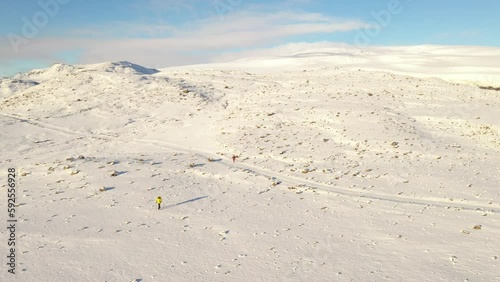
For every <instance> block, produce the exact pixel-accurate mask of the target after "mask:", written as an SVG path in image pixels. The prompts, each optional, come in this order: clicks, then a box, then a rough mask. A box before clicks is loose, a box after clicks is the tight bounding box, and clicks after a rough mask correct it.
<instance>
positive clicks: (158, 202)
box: [156, 196, 162, 209]
mask: <svg viewBox="0 0 500 282" xmlns="http://www.w3.org/2000/svg"><path fill="white" fill-rule="evenodd" d="M161 202H162V199H161V197H160V196H158V198H156V203H157V204H158V209H160V207H161Z"/></svg>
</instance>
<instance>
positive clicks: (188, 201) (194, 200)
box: [165, 196, 208, 209]
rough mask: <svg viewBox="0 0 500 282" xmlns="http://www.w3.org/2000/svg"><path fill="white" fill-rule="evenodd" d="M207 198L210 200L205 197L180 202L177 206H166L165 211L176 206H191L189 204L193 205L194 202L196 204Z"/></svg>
mask: <svg viewBox="0 0 500 282" xmlns="http://www.w3.org/2000/svg"><path fill="white" fill-rule="evenodd" d="M205 198H208V196H203V197H198V198H193V199H191V200H187V201H184V202H180V203H177V204H173V205H169V206H166V207H165V209H168V208H173V207H175V206H180V205H184V204H189V203H192V202H196V201H199V200H203V199H205Z"/></svg>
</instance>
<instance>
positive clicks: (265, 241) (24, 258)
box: [0, 47, 500, 282]
mask: <svg viewBox="0 0 500 282" xmlns="http://www.w3.org/2000/svg"><path fill="white" fill-rule="evenodd" d="M415 48H417V47H415ZM409 49H410V50H411V49H412V48H409ZM478 50H482V49H478ZM330 51H331V50H330ZM407 51H408V50H406V51H405V52H407ZM408 52H409V51H408ZM425 52H428V53H432V54H435V56H438V55H439V56H442V60H452V59H453V58H452V57H449V56H447V54H446V53H445V54H440V53H439V52H437V51H436V50H432V48H428V49H425ZM495 52H497V53H495ZM495 52H494V54H498V51H497V50H495ZM312 53H315V54H316V56H315V57H314V56H313V57H314V58H315V59H311V56H310V54H312ZM308 54H309V55H308ZM319 55H320V54H319V52H318V51H310V52H302V53H300V54H294V55H292V56H288V57H287V58H278V59H276V58H275V59H269V58H268V59H260V60H256V59H252V60H244V61H243V60H242V61H238V62H234V63H227V64H214V65H205V66H191V67H182V68H168V69H163V70H161V71H158V70H154V69H148V68H145V67H142V66H138V65H135V64H132V63H129V62H116V63H104V64H96V65H79V66H69V65H60V64H58V65H54V66H52V67H50V68H48V69H45V70H34V71H31V72H29V73H25V74H20V75H17V76H16V77H14V78H11V79H3V80H2V81H0V85H1V87H2V96H1V97H0V99H1V100H0V132H1V133H2V135H1V136H2V138H1V139H0V140H1V141H0V142H1V146H0V148H1V156H2V157H1V159H0V168H1V170H2V172H1V174H0V175H2V177H1V181H2V182H1V183H0V185H1V186H2V187H3V189H4V192H3V196H2V197H1V199H2V200H1V202H0V210H2V211H3V213H2V219H3V220H4V223H6V220H7V212H6V211H7V200H6V190H7V169H8V168H9V167H14V168H16V169H17V171H18V173H17V180H18V187H17V204H18V207H17V219H18V222H17V230H16V258H17V266H16V274H15V275H12V274H9V273H8V272H7V270H8V268H7V265H6V263H7V258H6V256H7V255H8V246H7V239H8V236H10V235H9V234H8V233H7V230H6V228H2V229H0V230H1V231H0V232H1V238H2V239H1V240H2V241H1V242H0V243H1V244H2V247H1V248H0V254H1V257H2V258H3V260H4V262H2V264H1V265H2V267H1V273H0V281H37V282H38V281H498V280H500V270H499V269H500V265H499V263H500V261H499V256H500V241H499V240H498V238H500V221H499V218H498V216H499V212H500V194H499V193H500V190H499V183H500V179H499V175H500V167H499V165H500V161H499V160H500V138H499V137H500V133H499V130H500V121H499V118H498V117H499V116H500V110H499V109H500V95H499V92H498V91H492V90H482V89H479V88H478V87H474V86H470V85H464V84H456V83H451V82H446V81H444V80H442V79H438V78H424V77H425V76H429V77H432V76H434V75H433V73H428V72H423V71H422V70H424V68H423V67H420V66H419V64H417V63H416V61H414V60H412V61H405V60H402V59H398V58H399V57H398V58H392V59H391V63H390V64H387V66H386V68H385V69H381V68H383V66H384V63H383V62H382V61H383V60H384V58H387V57H383V56H382V57H380V56H376V54H374V55H373V56H372V57H370V56H364V55H360V54H358V55H356V54H354V55H353V54H350V55H349V54H347V55H346V54H344V55H342V58H343V59H342V60H345V59H346V58H348V57H351V58H352V60H354V61H358V63H357V64H356V65H352V64H351V65H347V64H343V63H342V62H337V61H336V59H335V56H334V55H332V54H331V52H330V53H329V52H327V51H324V52H323V54H322V55H321V56H319ZM467 55H468V56H470V54H467ZM464 56H465V55H464ZM495 56H496V55H492V57H493V58H496V57H495ZM487 57H488V52H486V51H485V52H484V53H483V54H482V55H481V58H479V59H478V60H480V61H481V60H485V58H487ZM367 58H370V60H375V58H378V60H380V61H381V63H380V65H379V66H378V67H377V69H376V70H375V69H372V67H373V65H370V64H366V66H367V67H366V68H365V67H361V66H363V64H364V63H365V62H366V60H368V59H367ZM413 58H414V59H415V60H416V58H419V54H418V53H417V54H415V55H414V57H413ZM428 58H429V56H425V55H421V57H420V60H426V59H428ZM468 58H469V59H468V60H469V61H468V63H467V64H469V66H468V67H467V68H469V69H470V67H471V66H473V65H474V61H473V60H472V59H471V58H472V56H470V57H468ZM337 59H338V58H337ZM397 60H399V62H400V64H401V65H405V68H406V69H408V67H409V66H410V65H411V66H414V68H415V71H416V72H419V71H422V72H421V73H420V74H419V75H418V76H419V77H415V76H407V75H402V74H397V73H395V72H394V69H393V66H394V65H396V64H397V63H398V61H397ZM417 61H418V60H417ZM491 61H492V62H493V59H491ZM441 68H442V70H444V69H446V68H447V66H446V65H443V66H441ZM426 70H429V68H426ZM491 70H492V71H491V73H492V74H498V73H499V68H498V67H497V68H493V66H492V67H491ZM482 71H483V72H484V73H488V72H489V71H490V69H487V68H483V69H482ZM478 73H479V72H478ZM412 75H413V74H412ZM442 78H445V77H442ZM467 79H468V82H469V83H471V81H476V80H474V79H475V78H474V77H473V76H468V77H467ZM476 82H477V81H476ZM497 82H498V81H497ZM471 84H472V83H471ZM478 84H482V82H481V83H478ZM487 85H492V86H494V84H491V83H489V84H487ZM232 155H238V158H237V160H236V162H235V163H233V162H232V160H231V156H232ZM157 196H162V198H163V199H164V202H163V207H162V209H161V210H157V209H156V204H155V198H156V197H157Z"/></svg>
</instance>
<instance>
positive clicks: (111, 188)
mask: <svg viewBox="0 0 500 282" xmlns="http://www.w3.org/2000/svg"><path fill="white" fill-rule="evenodd" d="M113 189H115V187H103V188H99V191H101V192H106V191H111V190H113Z"/></svg>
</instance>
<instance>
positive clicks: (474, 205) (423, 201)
mask: <svg viewBox="0 0 500 282" xmlns="http://www.w3.org/2000/svg"><path fill="white" fill-rule="evenodd" d="M1 115H2V116H4V117H7V118H12V119H16V120H18V121H20V122H27V123H29V124H31V125H33V126H37V127H40V128H42V129H47V130H52V131H56V132H58V133H61V134H66V135H76V136H78V137H85V138H90V139H101V140H108V141H111V140H113V141H117V142H125V141H126V140H123V139H121V138H117V137H113V136H103V135H102V134H89V133H84V132H80V131H75V130H71V129H68V128H64V127H61V126H56V125H52V124H49V123H46V122H42V121H38V120H34V119H30V118H26V117H20V116H18V115H9V114H5V113H1ZM130 141H131V142H137V143H143V144H151V145H156V146H159V147H164V148H168V149H170V150H174V151H178V152H184V153H188V154H194V155H198V156H201V157H204V158H218V157H219V156H218V155H216V154H214V153H212V152H208V151H204V150H200V149H197V148H190V147H184V146H181V145H178V144H173V143H169V142H165V141H161V140H150V139H135V140H130ZM130 141H129V142H130ZM214 165H223V166H227V167H231V168H239V169H241V170H244V171H247V172H250V173H253V174H256V175H261V176H264V177H267V178H269V179H270V180H273V181H275V182H276V181H278V182H280V185H290V186H306V187H310V188H313V189H318V190H321V191H326V192H331V193H336V194H340V195H344V196H351V197H358V198H366V199H371V200H380V201H389V202H394V203H398V204H415V205H421V206H439V207H445V208H458V209H464V210H470V211H475V210H478V211H490V212H499V211H500V208H496V207H494V206H493V205H491V204H483V203H480V202H469V201H467V202H452V201H450V200H449V199H448V200H442V199H438V198H417V197H408V196H403V195H390V194H386V193H380V192H374V191H365V190H355V189H348V188H341V187H336V186H332V185H326V184H323V183H318V182H315V181H311V180H307V179H303V178H298V177H292V176H287V175H283V174H280V173H276V172H272V171H269V170H265V169H262V168H259V167H257V166H254V165H251V164H247V163H242V162H238V163H232V162H230V161H227V162H224V161H222V162H217V163H214Z"/></svg>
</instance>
